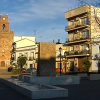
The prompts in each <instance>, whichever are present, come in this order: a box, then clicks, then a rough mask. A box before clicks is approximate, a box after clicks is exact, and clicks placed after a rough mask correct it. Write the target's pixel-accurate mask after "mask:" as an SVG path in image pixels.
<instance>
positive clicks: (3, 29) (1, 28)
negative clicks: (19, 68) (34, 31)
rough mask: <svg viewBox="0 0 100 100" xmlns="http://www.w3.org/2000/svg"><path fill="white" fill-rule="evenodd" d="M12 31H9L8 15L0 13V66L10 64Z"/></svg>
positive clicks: (6, 66)
mask: <svg viewBox="0 0 100 100" xmlns="http://www.w3.org/2000/svg"><path fill="white" fill-rule="evenodd" d="M13 36H14V31H9V21H8V15H2V14H1V15H0V67H5V68H8V67H9V66H10V59H11V53H10V52H11V49H12V42H13Z"/></svg>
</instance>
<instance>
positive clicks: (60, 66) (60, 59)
mask: <svg viewBox="0 0 100 100" xmlns="http://www.w3.org/2000/svg"><path fill="white" fill-rule="evenodd" d="M61 50H62V48H61V47H60V48H59V52H60V75H61V69H62V68H61Z"/></svg>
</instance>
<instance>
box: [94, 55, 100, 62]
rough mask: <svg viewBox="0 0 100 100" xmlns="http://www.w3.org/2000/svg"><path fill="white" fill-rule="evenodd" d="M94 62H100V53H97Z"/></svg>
mask: <svg viewBox="0 0 100 100" xmlns="http://www.w3.org/2000/svg"><path fill="white" fill-rule="evenodd" d="M93 60H99V61H100V53H97V54H95V55H94V57H93Z"/></svg>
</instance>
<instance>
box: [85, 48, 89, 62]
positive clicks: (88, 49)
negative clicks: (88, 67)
mask: <svg viewBox="0 0 100 100" xmlns="http://www.w3.org/2000/svg"><path fill="white" fill-rule="evenodd" d="M86 50H87V60H88V56H89V48H88V47H86Z"/></svg>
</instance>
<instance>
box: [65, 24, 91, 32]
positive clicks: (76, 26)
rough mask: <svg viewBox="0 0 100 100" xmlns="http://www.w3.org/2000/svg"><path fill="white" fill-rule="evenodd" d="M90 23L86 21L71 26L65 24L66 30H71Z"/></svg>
mask: <svg viewBox="0 0 100 100" xmlns="http://www.w3.org/2000/svg"><path fill="white" fill-rule="evenodd" d="M89 24H90V23H89V22H85V23H77V24H76V25H71V26H69V25H68V26H65V30H70V29H74V28H78V27H82V26H86V25H89Z"/></svg>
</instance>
